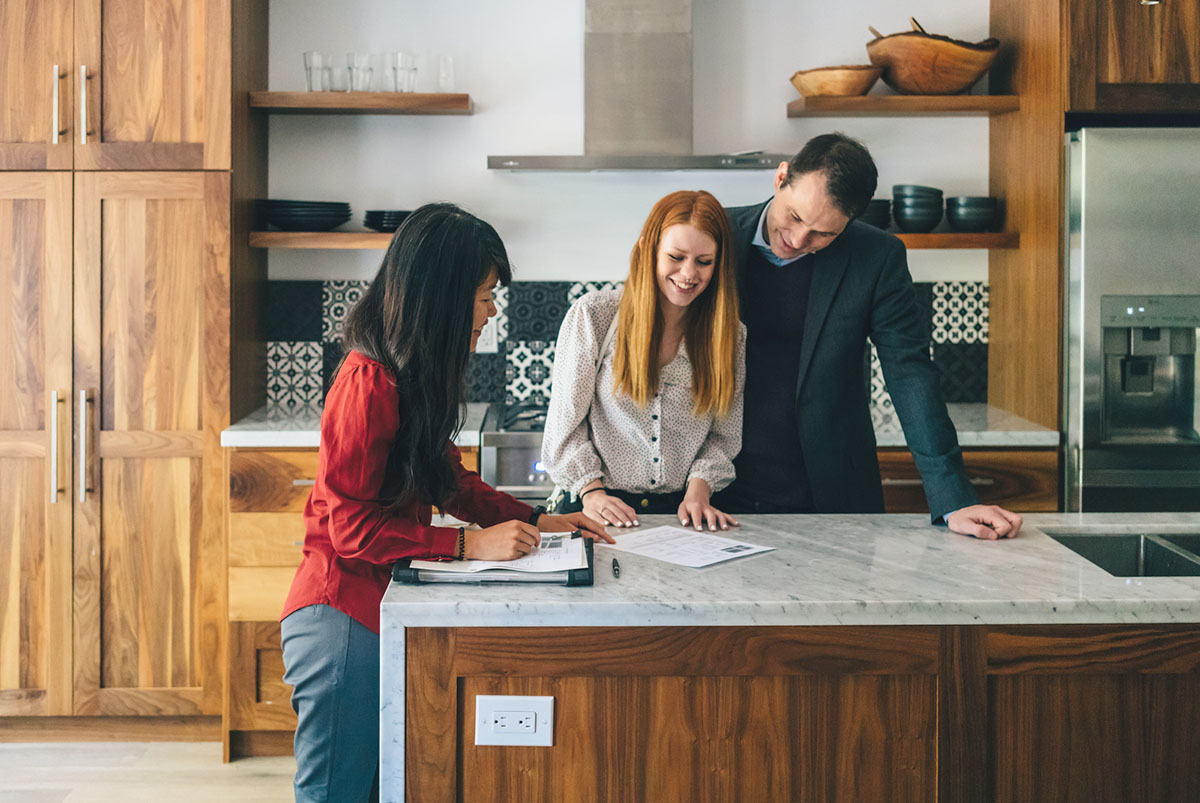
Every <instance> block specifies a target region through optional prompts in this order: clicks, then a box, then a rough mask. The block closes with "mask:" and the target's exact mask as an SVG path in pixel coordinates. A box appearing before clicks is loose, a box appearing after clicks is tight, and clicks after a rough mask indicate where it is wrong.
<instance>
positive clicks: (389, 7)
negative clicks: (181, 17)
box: [269, 0, 989, 281]
mask: <svg viewBox="0 0 1200 803" xmlns="http://www.w3.org/2000/svg"><path fill="white" fill-rule="evenodd" d="M583 5H584V4H583V0H507V1H502V2H497V1H496V0H490V1H489V0H439V1H438V2H430V0H392V1H391V2H388V1H387V0H349V1H348V2H335V3H330V2H311V1H309V0H303V1H301V0H274V2H272V3H271V19H270V24H271V35H270V77H269V86H270V88H271V89H274V90H303V89H304V71H303V60H302V56H301V54H302V53H303V52H304V51H306V50H322V51H325V52H328V53H332V54H335V55H336V56H337V57H338V59H339V60H341V59H344V58H345V53H346V52H347V51H360V52H361V51H369V52H372V53H374V54H376V55H377V56H379V55H381V54H382V53H383V52H385V51H387V50H393V49H407V50H411V51H415V52H418V53H420V54H422V55H421V58H420V60H419V64H421V65H422V66H424V67H426V69H423V70H422V72H421V74H420V83H419V85H418V89H419V90H421V91H432V84H431V82H432V79H433V71H432V70H430V69H428V66H429V64H430V62H431V61H432V60H433V58H434V56H435V55H436V54H438V53H450V54H452V55H453V56H454V58H455V62H456V72H457V82H458V89H459V91H467V92H470V93H471V95H472V97H473V99H474V101H475V114H474V115H473V116H469V117H457V116H447V117H441V116H430V117H424V116H414V117H405V116H378V117H375V116H362V117H358V116H274V117H272V118H271V122H270V136H271V148H270V193H271V196H272V197H275V198H301V199H310V200H338V201H349V202H350V203H351V204H352V205H353V207H354V215H355V219H354V220H353V221H351V223H350V224H347V228H349V227H351V226H353V227H354V228H361V221H362V212H363V210H364V209H384V208H390V209H411V208H414V207H416V206H418V205H419V204H421V203H424V202H427V201H434V200H450V201H454V202H457V203H460V204H462V205H463V206H465V207H467V208H468V209H470V210H471V211H473V212H475V213H476V214H478V215H480V216H481V217H483V218H484V219H486V220H488V221H489V222H491V223H492V224H493V225H494V226H495V227H496V228H497V230H498V231H499V232H500V235H501V236H502V237H503V238H504V241H505V244H506V245H507V247H508V249H509V256H510V258H511V259H512V261H513V264H514V266H515V268H516V274H517V278H518V279H521V280H599V279H618V278H622V277H623V276H624V275H625V273H626V271H627V270H628V258H629V248H630V246H631V245H632V244H633V241H634V239H636V236H637V232H638V230H639V229H640V227H641V223H642V220H643V219H644V218H645V215H646V213H647V212H648V211H649V210H650V207H651V206H652V205H653V203H654V202H655V201H656V200H657V199H658V198H660V197H661V196H663V195H665V194H666V193H668V192H671V191H672V190H676V189H706V190H709V191H710V192H712V193H714V194H715V195H716V196H717V197H718V198H720V199H721V201H722V202H724V203H726V204H731V205H733V204H742V203H753V202H757V201H760V200H763V199H764V198H766V197H767V195H768V194H769V191H770V174H769V173H767V172H759V171H745V172H743V171H735V172H718V171H704V172H699V171H679V172H620V173H615V172H605V173H599V172H597V173H576V172H567V173H552V172H539V173H517V172H507V171H491V170H488V169H487V167H486V165H487V156H488V155H489V154H506V153H507V154H579V153H582V152H583V17H584V10H583ZM988 6H989V2H988V0H909V2H907V3H904V4H898V3H895V2H893V0H851V2H829V0H822V1H820V2H818V0H792V2H788V1H787V0H694V11H693V18H694V21H693V58H694V65H695V72H694V83H695V91H694V109H693V114H694V126H693V128H694V143H695V147H694V150H695V152H696V153H719V152H726V151H740V150H748V149H762V150H767V151H774V152H780V153H793V152H795V151H796V150H798V149H799V147H800V146H801V145H802V144H803V143H804V141H805V140H807V139H808V138H809V137H811V136H814V135H816V134H819V133H823V132H825V131H829V130H835V129H836V130H841V131H844V132H846V133H848V134H850V135H852V136H856V137H860V138H862V139H863V140H864V141H865V142H866V144H867V145H868V147H869V148H870V149H871V151H872V153H873V154H874V156H875V159H876V161H877V162H878V164H879V172H880V176H879V184H880V189H879V191H877V192H876V196H877V197H880V196H887V195H889V194H890V187H891V185H892V184H893V183H901V182H905V183H919V184H932V185H934V186H938V187H942V188H943V189H944V190H945V191H946V193H947V194H948V195H959V194H964V195H985V194H987V173H988V147H987V141H988V125H987V120H986V118H926V119H922V118H904V117H896V118H845V119H835V118H816V119H810V120H801V119H788V118H787V116H786V106H787V103H788V101H790V100H792V99H794V98H795V97H797V95H796V92H795V90H794V89H793V88H792V87H791V84H789V83H788V79H789V77H790V76H791V74H792V73H793V72H794V71H796V70H799V69H807V68H810V67H818V66H823V65H829V64H861V63H866V61H867V59H866V51H865V48H864V45H865V44H866V42H867V40H868V39H870V38H871V34H870V33H869V32H868V31H867V25H874V26H875V27H876V28H878V29H879V30H880V31H882V32H883V33H893V32H896V31H900V30H906V29H907V28H908V16H907V15H908V14H913V15H915V16H916V17H917V19H918V20H920V21H921V23H922V25H924V26H925V28H926V29H927V30H929V31H930V32H934V33H945V34H947V35H951V36H956V37H958V38H963V39H971V40H978V39H982V38H985V37H986V36H987V29H988ZM343 63H344V62H343ZM375 77H376V81H379V80H380V78H381V76H380V74H379V72H377V73H376V76H375ZM376 88H378V86H377V87H376ZM881 88H884V87H883V85H882V82H880V84H879V85H877V87H876V89H875V91H876V92H878V91H880V89H881ZM884 89H886V88H884ZM976 91H981V90H980V89H979V88H977V89H976ZM380 256H381V252H375V251H366V252H336V251H333V252H331V251H272V252H271V255H270V276H271V278H273V279H302V278H303V279H307V278H312V279H318V278H370V277H371V276H372V275H374V273H375V270H376V268H377V267H378V262H379V259H380ZM909 263H910V266H911V267H912V270H913V274H914V278H916V279H917V280H918V281H933V280H941V279H956V280H982V279H986V277H987V255H986V252H980V251H913V252H910V254H909Z"/></svg>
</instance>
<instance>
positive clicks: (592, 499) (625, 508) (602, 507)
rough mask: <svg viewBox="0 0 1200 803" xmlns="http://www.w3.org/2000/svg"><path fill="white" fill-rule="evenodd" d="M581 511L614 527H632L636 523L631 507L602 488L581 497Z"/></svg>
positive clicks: (635, 516)
mask: <svg viewBox="0 0 1200 803" xmlns="http://www.w3.org/2000/svg"><path fill="white" fill-rule="evenodd" d="M584 490H585V491H587V490H588V489H587V488H585V489H584ZM583 512H584V513H585V514H587V515H588V516H589V517H590V518H592V519H593V520H595V521H602V522H604V523H605V524H611V525H613V526H614V527H634V526H636V525H637V524H638V518H637V514H636V513H634V512H633V508H631V507H630V506H629V505H627V504H625V503H624V502H622V501H621V500H620V499H618V498H617V497H615V496H609V495H608V494H607V493H606V492H605V491H603V490H598V491H592V492H591V493H588V494H587V495H585V496H584V497H583Z"/></svg>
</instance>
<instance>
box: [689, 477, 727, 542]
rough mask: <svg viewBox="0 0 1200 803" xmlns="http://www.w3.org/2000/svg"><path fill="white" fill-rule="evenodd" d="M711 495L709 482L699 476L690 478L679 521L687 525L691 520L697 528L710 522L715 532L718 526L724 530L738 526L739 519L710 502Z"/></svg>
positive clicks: (710, 526)
mask: <svg viewBox="0 0 1200 803" xmlns="http://www.w3.org/2000/svg"><path fill="white" fill-rule="evenodd" d="M710 496H711V493H710V491H709V487H708V483H707V482H705V481H704V480H702V479H700V478H699V477H692V478H691V479H690V480H688V488H687V493H685V494H684V495H683V502H681V503H680V505H679V523H680V524H682V525H683V526H684V527H686V526H688V523H689V522H691V523H693V524H695V525H696V529H697V530H701V529H703V527H704V525H705V524H708V529H710V530H712V531H714V532H716V530H717V528H718V527H719V528H720V529H722V530H728V529H729V528H730V527H737V526H738V523H737V519H735V518H734V517H733V516H730V515H729V514H728V513H722V512H721V511H720V510H717V509H716V508H715V507H713V506H712V505H710V504H709V503H708V500H709V497H710Z"/></svg>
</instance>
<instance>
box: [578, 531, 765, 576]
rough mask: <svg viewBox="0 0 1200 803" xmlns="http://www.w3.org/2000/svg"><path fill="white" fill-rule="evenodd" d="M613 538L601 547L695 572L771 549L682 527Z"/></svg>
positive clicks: (618, 534)
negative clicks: (703, 567)
mask: <svg viewBox="0 0 1200 803" xmlns="http://www.w3.org/2000/svg"><path fill="white" fill-rule="evenodd" d="M615 537H616V539H617V543H615V544H602V546H606V547H608V548H609V549H618V550H620V551H622V552H632V553H634V554H635V555H645V556H646V557H648V558H654V559H655V560H665V561H666V562H667V563H674V564H677V565H679V566H691V567H692V568H696V569H698V568H700V567H701V566H711V565H712V564H714V563H720V562H721V561H723V560H732V559H733V558H741V557H744V556H746V555H757V554H758V553H760V552H771V551H773V550H774V549H775V547H773V546H757V545H755V544H747V543H746V542H744V541H734V540H733V539H732V538H723V537H721V536H719V535H709V534H707V533H703V532H697V531H695V530H685V529H683V528H682V527H652V528H650V529H649V530H635V531H633V532H626V533H617V534H616V536H615ZM597 543H599V542H597Z"/></svg>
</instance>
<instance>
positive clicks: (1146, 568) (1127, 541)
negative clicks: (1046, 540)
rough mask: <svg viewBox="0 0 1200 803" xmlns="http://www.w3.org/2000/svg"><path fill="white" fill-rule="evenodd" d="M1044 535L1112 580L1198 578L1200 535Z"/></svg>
mask: <svg viewBox="0 0 1200 803" xmlns="http://www.w3.org/2000/svg"><path fill="white" fill-rule="evenodd" d="M1046 534H1047V535H1049V536H1050V537H1051V538H1053V539H1054V540H1055V541H1058V542H1059V543H1060V544H1062V545H1063V546H1065V547H1067V548H1068V549H1070V550H1071V551H1072V552H1075V553H1076V554H1078V555H1080V556H1081V557H1083V558H1085V559H1086V560H1089V561H1091V562H1092V563H1094V564H1096V565H1097V566H1099V567H1100V568H1101V569H1103V570H1104V571H1106V572H1108V573H1109V574H1111V575H1113V576H1114V577H1200V557H1198V556H1197V555H1196V554H1193V552H1192V551H1191V550H1192V549H1195V550H1200V534H1195V535H1193V534H1179V535H1176V534H1156V533H1121V534H1098V533H1081V532H1048V533H1046Z"/></svg>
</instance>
